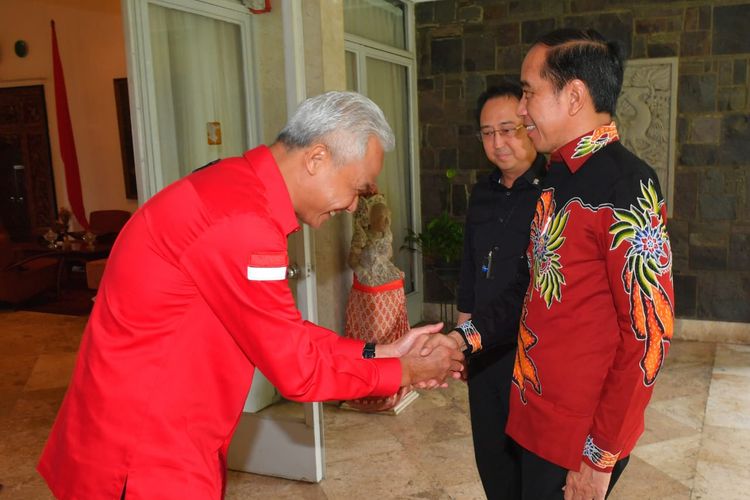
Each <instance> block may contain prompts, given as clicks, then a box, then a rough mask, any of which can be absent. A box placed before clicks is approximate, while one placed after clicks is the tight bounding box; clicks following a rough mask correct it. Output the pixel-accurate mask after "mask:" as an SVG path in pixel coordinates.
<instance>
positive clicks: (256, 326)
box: [38, 147, 401, 500]
mask: <svg viewBox="0 0 750 500" xmlns="http://www.w3.org/2000/svg"><path fill="white" fill-rule="evenodd" d="M297 229H298V223H297V220H296V217H295V214H294V211H293V207H292V205H291V200H290V198H289V194H288V192H287V190H286V186H285V185H284V182H283V179H282V177H281V174H280V172H279V170H278V167H277V166H276V164H275V162H274V160H273V157H272V156H271V154H270V151H269V150H268V148H266V147H259V148H256V149H254V150H252V151H249V152H247V153H246V154H245V155H244V157H242V158H232V159H228V160H224V161H222V162H219V163H218V164H216V165H213V166H211V167H210V168H206V169H204V170H201V171H199V172H196V173H194V174H192V175H190V176H188V177H186V178H185V179H183V180H180V181H178V182H176V183H174V184H172V185H171V186H169V187H167V188H166V189H164V190H163V191H162V192H160V193H159V194H157V195H156V196H154V197H153V198H152V199H151V200H150V201H149V202H148V203H146V204H145V205H144V206H143V207H142V208H141V209H140V210H139V211H138V212H136V214H135V215H134V216H133V217H132V219H131V220H130V222H128V224H127V226H126V227H125V228H124V230H123V232H122V234H121V236H120V237H119V238H118V241H117V242H116V244H115V246H114V248H113V250H112V254H111V256H110V258H109V260H108V262H107V268H106V272H105V275H104V278H103V280H102V284H101V288H100V290H99V293H98V295H97V299H96V305H95V307H94V310H93V312H92V314H91V318H90V320H89V322H88V325H87V326H86V330H85V332H84V335H83V340H82V342H81V347H80V350H79V353H78V360H77V363H76V368H75V371H74V373H73V378H72V380H71V383H70V386H69V388H68V392H67V394H66V396H65V400H64V401H63V404H62V407H61V408H60V412H59V414H58V416H57V420H56V421H55V424H54V427H53V428H52V433H51V435H50V437H49V440H48V441H47V444H46V446H45V449H44V452H43V455H42V457H41V461H40V463H39V467H38V469H39V472H40V473H41V474H42V475H43V476H44V478H45V479H46V480H47V483H48V484H49V486H50V488H51V489H52V491H53V493H54V494H55V495H56V496H57V497H58V498H65V499H73V498H75V499H86V500H92V499H98V498H106V499H115V498H119V497H120V493H121V491H122V489H123V484H124V483H125V481H126V480H127V498H128V500H136V499H140V498H144V499H154V498H158V499H168V498H175V499H192V498H195V499H206V498H219V497H220V496H221V495H222V490H223V482H224V481H223V480H224V469H225V453H226V449H227V447H228V445H229V442H230V440H231V437H232V433H233V431H234V428H235V426H236V424H237V421H238V419H239V416H240V414H241V412H242V408H243V404H244V402H245V398H246V396H247V393H248V390H249V389H250V383H251V381H252V377H253V371H254V369H255V367H256V366H257V367H258V368H259V369H260V370H261V371H262V372H263V373H264V374H265V375H266V376H267V377H268V378H269V380H271V382H273V383H274V385H275V386H276V387H277V388H278V389H279V390H280V391H281V393H282V394H283V395H284V396H285V397H287V398H289V399H293V400H297V401H320V400H326V399H356V398H360V397H364V396H388V395H391V394H393V393H395V392H396V391H397V390H398V387H399V383H400V378H401V370H400V364H399V361H398V360H397V359H375V360H363V359H362V358H361V352H362V347H363V343H362V342H360V341H355V340H350V339H345V338H342V337H339V336H338V335H336V334H335V333H333V332H331V331H329V330H326V329H324V328H321V327H318V326H316V325H314V324H311V323H308V322H306V321H303V320H302V318H301V317H300V314H299V312H298V311H297V309H296V307H295V305H294V300H293V298H292V295H291V293H290V291H289V288H288V286H287V282H286V280H285V279H284V271H285V266H286V263H287V241H286V238H287V235H288V234H289V233H291V232H293V231H295V230H297Z"/></svg>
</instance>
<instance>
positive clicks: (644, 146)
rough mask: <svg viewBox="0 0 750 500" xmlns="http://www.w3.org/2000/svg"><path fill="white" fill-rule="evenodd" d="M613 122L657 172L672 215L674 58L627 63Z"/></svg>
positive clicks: (625, 143) (629, 143) (674, 103)
mask: <svg viewBox="0 0 750 500" xmlns="http://www.w3.org/2000/svg"><path fill="white" fill-rule="evenodd" d="M616 121H617V128H618V130H619V132H620V140H621V141H622V143H623V144H624V145H625V146H626V147H627V148H628V149H630V150H631V151H632V152H633V153H635V154H636V155H637V156H638V157H640V158H641V159H643V160H644V161H645V162H646V163H648V164H649V165H651V166H652V167H653V168H654V170H656V173H657V175H658V176H659V183H660V184H661V189H662V193H663V194H664V198H665V200H667V208H668V211H669V215H671V214H672V200H673V195H674V193H673V191H674V165H675V142H676V137H677V58H676V57H667V58H661V59H634V60H630V61H627V63H626V65H625V77H624V80H623V85H622V94H620V98H619V99H618V101H617V116H616Z"/></svg>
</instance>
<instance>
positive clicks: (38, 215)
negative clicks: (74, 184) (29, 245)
mask: <svg viewBox="0 0 750 500" xmlns="http://www.w3.org/2000/svg"><path fill="white" fill-rule="evenodd" d="M55 205H56V202H55V182H54V178H53V174H52V160H51V157H50V145H49V133H48V129H47V108H46V106H45V101H44V87H43V86H42V85H33V86H28V87H9V88H0V224H2V225H3V226H5V228H6V230H7V231H8V233H9V234H10V236H11V239H13V240H14V241H24V240H28V239H30V238H32V237H33V236H34V235H36V234H40V233H41V232H44V228H46V227H47V226H49V225H50V223H51V222H52V221H53V220H54V219H55V216H56V212H57V209H56V206H55Z"/></svg>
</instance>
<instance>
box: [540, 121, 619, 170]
mask: <svg viewBox="0 0 750 500" xmlns="http://www.w3.org/2000/svg"><path fill="white" fill-rule="evenodd" d="M619 140H620V136H619V134H618V133H617V125H615V122H611V123H610V124H609V125H603V126H601V127H599V128H595V129H594V130H592V131H591V132H588V133H587V134H584V135H582V136H580V137H576V138H575V139H573V140H572V141H570V142H569V143H567V144H565V145H563V146H561V147H560V148H558V149H557V150H556V151H553V152H552V154H551V155H550V159H549V161H550V163H560V162H562V163H565V165H567V166H568V169H569V170H570V171H571V172H572V173H576V171H578V169H579V168H581V166H583V164H584V163H586V161H588V159H589V158H590V157H591V156H592V155H593V154H594V153H596V152H597V151H599V150H600V149H602V148H603V147H604V146H606V145H607V144H609V143H610V142H615V141H619Z"/></svg>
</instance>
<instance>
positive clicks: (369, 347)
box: [362, 342, 375, 359]
mask: <svg viewBox="0 0 750 500" xmlns="http://www.w3.org/2000/svg"><path fill="white" fill-rule="evenodd" d="M362 357H363V358H365V359H372V358H374V357H375V342H366V343H365V347H364V348H363V349H362Z"/></svg>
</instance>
